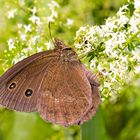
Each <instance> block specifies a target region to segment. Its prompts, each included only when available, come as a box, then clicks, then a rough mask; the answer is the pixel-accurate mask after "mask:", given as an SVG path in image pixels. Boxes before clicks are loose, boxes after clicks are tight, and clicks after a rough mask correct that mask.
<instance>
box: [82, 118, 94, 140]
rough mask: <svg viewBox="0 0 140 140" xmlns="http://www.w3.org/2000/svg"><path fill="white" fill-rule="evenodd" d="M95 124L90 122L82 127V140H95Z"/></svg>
mask: <svg viewBox="0 0 140 140" xmlns="http://www.w3.org/2000/svg"><path fill="white" fill-rule="evenodd" d="M93 126H94V124H93V121H92V120H90V121H89V122H86V123H84V124H83V125H82V126H81V140H94V134H93V130H94V127H93Z"/></svg>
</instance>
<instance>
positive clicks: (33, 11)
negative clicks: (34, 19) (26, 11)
mask: <svg viewBox="0 0 140 140" xmlns="http://www.w3.org/2000/svg"><path fill="white" fill-rule="evenodd" d="M31 12H32V13H33V15H35V14H36V12H37V9H36V7H33V9H31Z"/></svg>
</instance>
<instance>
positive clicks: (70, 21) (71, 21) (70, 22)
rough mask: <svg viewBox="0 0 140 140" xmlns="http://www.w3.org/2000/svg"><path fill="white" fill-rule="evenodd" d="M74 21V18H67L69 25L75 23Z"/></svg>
mask: <svg viewBox="0 0 140 140" xmlns="http://www.w3.org/2000/svg"><path fill="white" fill-rule="evenodd" d="M73 23H74V21H73V20H72V19H69V18H68V19H67V25H68V26H71V25H73Z"/></svg>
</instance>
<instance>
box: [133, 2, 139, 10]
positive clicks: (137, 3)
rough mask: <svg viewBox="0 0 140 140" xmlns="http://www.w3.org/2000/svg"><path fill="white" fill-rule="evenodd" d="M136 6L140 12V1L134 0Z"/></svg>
mask: <svg viewBox="0 0 140 140" xmlns="http://www.w3.org/2000/svg"><path fill="white" fill-rule="evenodd" d="M134 6H135V9H136V10H140V0H134Z"/></svg>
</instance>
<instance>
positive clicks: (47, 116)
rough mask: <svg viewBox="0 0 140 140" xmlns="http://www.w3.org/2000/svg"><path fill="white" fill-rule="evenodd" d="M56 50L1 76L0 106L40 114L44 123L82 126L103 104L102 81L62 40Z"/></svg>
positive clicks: (20, 64) (39, 55)
mask: <svg viewBox="0 0 140 140" xmlns="http://www.w3.org/2000/svg"><path fill="white" fill-rule="evenodd" d="M54 44H55V49H54V50H48V51H44V52H39V53H36V54H34V55H32V56H29V57H27V58H25V59H24V60H22V61H20V62H18V63H17V64H15V65H14V66H13V67H11V68H10V69H9V70H7V71H6V72H5V73H4V74H3V75H2V76H1V77H0V104H1V105H3V106H5V107H7V108H9V109H12V110H16V111H21V112H39V114H40V116H41V118H43V120H45V121H49V122H53V123H55V124H60V125H63V126H70V125H80V124H83V123H84V122H85V121H87V120H89V119H91V118H92V116H93V115H94V114H95V113H96V109H97V108H98V105H99V104H100V96H99V89H98V88H99V85H100V83H99V80H98V78H97V76H96V75H95V74H93V73H92V72H91V71H89V70H88V69H87V68H86V67H85V66H84V65H83V64H82V63H81V62H80V60H79V59H78V55H77V54H76V52H75V51H74V50H73V49H72V48H71V47H68V46H67V45H65V44H64V43H63V41H61V40H59V39H55V43H54Z"/></svg>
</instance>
